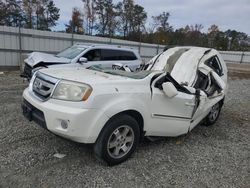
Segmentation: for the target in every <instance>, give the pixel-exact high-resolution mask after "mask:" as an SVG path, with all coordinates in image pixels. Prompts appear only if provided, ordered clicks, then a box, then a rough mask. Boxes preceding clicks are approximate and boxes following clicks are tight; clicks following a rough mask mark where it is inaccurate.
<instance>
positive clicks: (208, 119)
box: [205, 102, 222, 126]
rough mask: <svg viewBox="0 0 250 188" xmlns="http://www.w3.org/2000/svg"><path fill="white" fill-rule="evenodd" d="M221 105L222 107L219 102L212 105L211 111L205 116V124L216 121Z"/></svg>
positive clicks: (211, 123) (208, 124)
mask: <svg viewBox="0 0 250 188" xmlns="http://www.w3.org/2000/svg"><path fill="white" fill-rule="evenodd" d="M221 107H222V105H221V104H220V102H218V103H216V104H215V105H214V106H212V108H211V111H210V112H209V114H208V115H207V117H206V118H205V124H206V125H207V126H210V125H213V124H214V123H215V122H216V121H217V119H218V118H219V116H220V111H221Z"/></svg>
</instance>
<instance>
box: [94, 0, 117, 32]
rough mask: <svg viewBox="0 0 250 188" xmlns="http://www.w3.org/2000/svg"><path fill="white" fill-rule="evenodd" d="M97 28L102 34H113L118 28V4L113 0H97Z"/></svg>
mask: <svg viewBox="0 0 250 188" xmlns="http://www.w3.org/2000/svg"><path fill="white" fill-rule="evenodd" d="M95 10H96V15H97V18H98V20H97V23H96V27H97V30H98V31H99V33H100V34H101V35H103V36H104V35H109V36H113V35H114V33H115V29H116V23H117V22H116V16H117V13H116V6H115V5H114V4H113V1H112V0H96V6H95Z"/></svg>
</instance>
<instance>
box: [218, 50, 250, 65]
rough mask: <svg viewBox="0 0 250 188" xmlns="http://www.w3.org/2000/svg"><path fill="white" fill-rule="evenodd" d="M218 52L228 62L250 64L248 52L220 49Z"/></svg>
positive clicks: (249, 53)
mask: <svg viewBox="0 0 250 188" xmlns="http://www.w3.org/2000/svg"><path fill="white" fill-rule="evenodd" d="M220 54H221V55H222V57H223V59H224V61H226V62H228V63H245V64H250V52H235V51H234V52H233V51H221V52H220Z"/></svg>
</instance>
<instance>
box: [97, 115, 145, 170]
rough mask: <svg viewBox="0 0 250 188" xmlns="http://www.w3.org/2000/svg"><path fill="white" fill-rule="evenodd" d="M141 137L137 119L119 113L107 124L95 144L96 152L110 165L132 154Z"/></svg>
mask: <svg viewBox="0 0 250 188" xmlns="http://www.w3.org/2000/svg"><path fill="white" fill-rule="evenodd" d="M139 137H140V130H139V125H138V123H137V121H136V120H135V119H134V118H133V117H131V116H128V115H119V116H117V117H115V118H114V119H112V120H110V121H109V122H108V123H107V124H106V125H105V127H104V129H103V130H102V132H101V133H100V135H99V137H98V139H97V141H96V143H95V145H94V152H95V154H96V155H97V157H98V158H100V159H102V160H104V161H105V162H106V163H107V164H108V165H116V164H119V163H121V162H123V161H125V160H126V159H128V158H129V157H130V156H131V154H132V153H133V152H134V151H135V149H136V146H137V145H138V143H139Z"/></svg>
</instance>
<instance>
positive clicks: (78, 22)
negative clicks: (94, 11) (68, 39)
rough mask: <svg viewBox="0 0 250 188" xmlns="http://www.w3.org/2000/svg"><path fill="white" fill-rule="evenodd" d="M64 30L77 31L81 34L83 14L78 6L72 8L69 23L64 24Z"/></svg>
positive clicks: (68, 31) (82, 31)
mask: <svg viewBox="0 0 250 188" xmlns="http://www.w3.org/2000/svg"><path fill="white" fill-rule="evenodd" d="M66 32H67V33H71V32H73V33H78V34H83V33H84V30H83V14H82V12H81V11H80V9H79V8H76V7H75V8H73V11H72V16H71V20H70V21H69V24H68V25H66Z"/></svg>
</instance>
